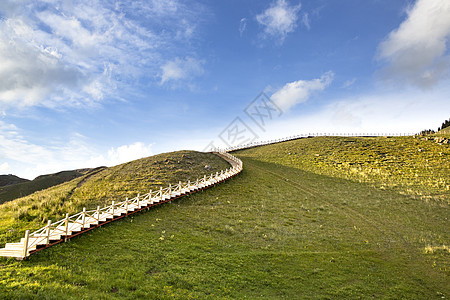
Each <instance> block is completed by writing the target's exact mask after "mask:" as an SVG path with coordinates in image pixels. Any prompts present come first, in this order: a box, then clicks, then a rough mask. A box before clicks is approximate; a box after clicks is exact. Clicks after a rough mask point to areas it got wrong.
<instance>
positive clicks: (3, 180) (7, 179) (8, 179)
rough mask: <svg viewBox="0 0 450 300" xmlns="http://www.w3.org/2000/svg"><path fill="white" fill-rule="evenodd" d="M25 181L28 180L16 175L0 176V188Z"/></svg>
mask: <svg viewBox="0 0 450 300" xmlns="http://www.w3.org/2000/svg"><path fill="white" fill-rule="evenodd" d="M27 181H29V180H28V179H24V178H20V177H17V176H16V175H11V174H9V175H0V187H3V186H7V185H11V184H17V183H21V182H27Z"/></svg>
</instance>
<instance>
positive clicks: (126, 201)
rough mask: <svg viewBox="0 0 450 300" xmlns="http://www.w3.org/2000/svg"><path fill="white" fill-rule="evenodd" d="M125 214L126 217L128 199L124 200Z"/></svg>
mask: <svg viewBox="0 0 450 300" xmlns="http://www.w3.org/2000/svg"><path fill="white" fill-rule="evenodd" d="M125 214H126V215H128V197H127V199H126V200H125Z"/></svg>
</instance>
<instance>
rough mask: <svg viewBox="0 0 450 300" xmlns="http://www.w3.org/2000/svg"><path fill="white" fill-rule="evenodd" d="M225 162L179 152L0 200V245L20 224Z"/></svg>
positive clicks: (41, 221)
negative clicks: (8, 199) (1, 201)
mask: <svg viewBox="0 0 450 300" xmlns="http://www.w3.org/2000/svg"><path fill="white" fill-rule="evenodd" d="M205 166H208V168H206V169H205ZM229 167H230V166H229V164H228V163H227V162H226V161H224V160H223V159H221V158H219V157H218V156H216V155H214V154H211V153H200V152H195V151H178V152H171V153H164V154H159V155H155V156H150V157H147V158H142V159H138V160H134V161H132V162H129V163H125V164H121V165H118V166H115V167H111V168H107V169H98V170H97V172H91V173H88V174H86V175H83V176H81V177H78V178H76V179H74V180H71V181H69V182H66V183H63V184H60V185H57V186H54V187H51V188H49V189H46V190H43V191H39V192H35V193H33V194H31V195H29V196H26V197H23V198H19V199H16V200H14V201H11V202H8V203H5V204H3V205H0V245H3V244H4V243H6V242H7V241H9V242H12V241H14V240H15V239H18V238H20V237H22V235H23V232H24V230H25V229H33V228H35V229H37V228H40V227H43V226H45V223H46V221H47V220H48V219H51V220H53V221H56V220H59V219H62V218H63V217H64V216H65V214H66V213H69V214H74V213H76V212H79V211H81V210H82V209H83V207H86V208H87V209H95V208H96V207H97V205H100V206H102V207H103V206H105V205H110V204H111V201H113V200H115V201H116V202H117V201H123V200H125V197H130V198H131V197H134V196H136V195H137V194H138V193H146V192H148V191H149V190H150V189H158V188H159V187H161V186H162V187H164V188H165V187H167V186H168V185H169V183H171V184H176V183H178V181H179V180H181V181H187V180H195V179H196V178H198V177H199V176H203V175H206V174H207V175H209V174H211V173H212V172H214V173H215V172H216V171H220V170H222V169H226V168H229Z"/></svg>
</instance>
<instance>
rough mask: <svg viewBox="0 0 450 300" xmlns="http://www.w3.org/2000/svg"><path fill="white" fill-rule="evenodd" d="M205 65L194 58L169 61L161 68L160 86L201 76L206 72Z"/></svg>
mask: <svg viewBox="0 0 450 300" xmlns="http://www.w3.org/2000/svg"><path fill="white" fill-rule="evenodd" d="M203 63H204V62H203V61H202V60H197V59H195V58H192V57H186V58H185V59H181V58H178V57H177V58H176V59H174V60H172V61H168V62H167V63H166V64H164V65H163V66H162V67H161V71H162V74H161V81H160V84H164V83H166V82H170V81H172V82H173V81H179V80H182V79H189V78H192V77H194V76H198V75H201V74H202V73H203V72H204V70H203Z"/></svg>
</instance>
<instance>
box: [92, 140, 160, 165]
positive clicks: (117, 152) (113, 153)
mask: <svg viewBox="0 0 450 300" xmlns="http://www.w3.org/2000/svg"><path fill="white" fill-rule="evenodd" d="M151 155H152V145H145V144H144V143H141V142H136V143H134V144H131V145H123V146H120V147H117V148H114V147H113V148H111V149H110V150H108V153H107V154H106V156H104V155H100V156H96V157H92V158H91V159H90V160H89V161H88V164H89V165H95V166H100V165H105V166H115V165H118V164H122V163H125V162H129V161H132V160H135V159H139V158H143V157H147V156H151Z"/></svg>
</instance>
